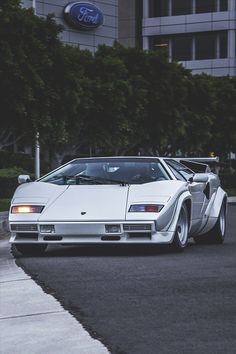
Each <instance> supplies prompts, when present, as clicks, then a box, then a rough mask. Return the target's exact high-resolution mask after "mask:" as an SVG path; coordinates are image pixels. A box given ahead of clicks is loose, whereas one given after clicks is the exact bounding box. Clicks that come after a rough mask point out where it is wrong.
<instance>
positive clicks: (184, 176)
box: [165, 159, 194, 181]
mask: <svg viewBox="0 0 236 354" xmlns="http://www.w3.org/2000/svg"><path fill="white" fill-rule="evenodd" d="M165 162H166V163H167V165H168V166H169V168H170V169H171V171H172V173H173V174H174V175H175V177H176V178H177V179H178V180H180V181H186V180H189V178H190V177H191V176H193V174H194V172H193V171H192V170H190V169H189V168H187V167H186V166H184V165H182V164H181V163H179V162H177V161H175V160H171V159H170V160H169V159H168V160H167V159H166V160H165Z"/></svg>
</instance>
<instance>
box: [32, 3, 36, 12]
mask: <svg viewBox="0 0 236 354" xmlns="http://www.w3.org/2000/svg"><path fill="white" fill-rule="evenodd" d="M32 7H33V9H34V13H35V15H36V0H32Z"/></svg>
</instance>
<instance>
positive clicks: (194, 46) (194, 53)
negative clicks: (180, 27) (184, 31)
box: [191, 35, 196, 60]
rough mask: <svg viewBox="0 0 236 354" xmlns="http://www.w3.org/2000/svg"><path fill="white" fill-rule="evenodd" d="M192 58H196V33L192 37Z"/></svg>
mask: <svg viewBox="0 0 236 354" xmlns="http://www.w3.org/2000/svg"><path fill="white" fill-rule="evenodd" d="M191 60H196V40H195V36H194V35H193V38H192V58H191Z"/></svg>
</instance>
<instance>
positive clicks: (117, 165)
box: [39, 158, 170, 185]
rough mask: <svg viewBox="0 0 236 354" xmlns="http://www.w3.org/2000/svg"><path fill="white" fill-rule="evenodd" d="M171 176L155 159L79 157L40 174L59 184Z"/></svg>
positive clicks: (143, 180)
mask: <svg viewBox="0 0 236 354" xmlns="http://www.w3.org/2000/svg"><path fill="white" fill-rule="evenodd" d="M167 179H170V178H169V176H168V174H167V172H166V171H165V169H164V168H163V166H162V165H161V163H160V161H159V160H158V159H145V158H143V159H142V158H140V159H137V158H136V159H128V158H127V159H124V158H123V159H122V158H107V159H103V158H99V159H78V160H73V161H71V162H70V163H68V164H67V165H65V166H63V167H61V168H59V169H57V170H56V171H53V172H52V173H49V174H48V175H46V176H45V177H42V178H41V179H40V180H39V181H40V182H48V183H53V184H58V185H65V184H69V185H73V184H74V185H76V184H80V185H81V184H123V185H125V184H143V183H149V182H155V181H163V180H167Z"/></svg>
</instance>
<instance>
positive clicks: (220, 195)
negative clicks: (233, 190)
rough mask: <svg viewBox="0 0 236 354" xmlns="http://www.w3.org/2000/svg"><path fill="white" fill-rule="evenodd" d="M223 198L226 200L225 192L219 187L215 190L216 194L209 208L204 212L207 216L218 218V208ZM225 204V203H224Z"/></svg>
mask: <svg viewBox="0 0 236 354" xmlns="http://www.w3.org/2000/svg"><path fill="white" fill-rule="evenodd" d="M224 200H226V202H227V193H226V192H225V191H224V190H223V189H222V188H221V187H219V188H218V189H217V191H216V196H215V198H214V201H213V203H212V205H211V208H210V210H207V212H206V214H207V216H208V217H209V218H216V219H217V218H218V216H219V214H220V209H221V206H222V203H223V202H224ZM226 206H227V203H226Z"/></svg>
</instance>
